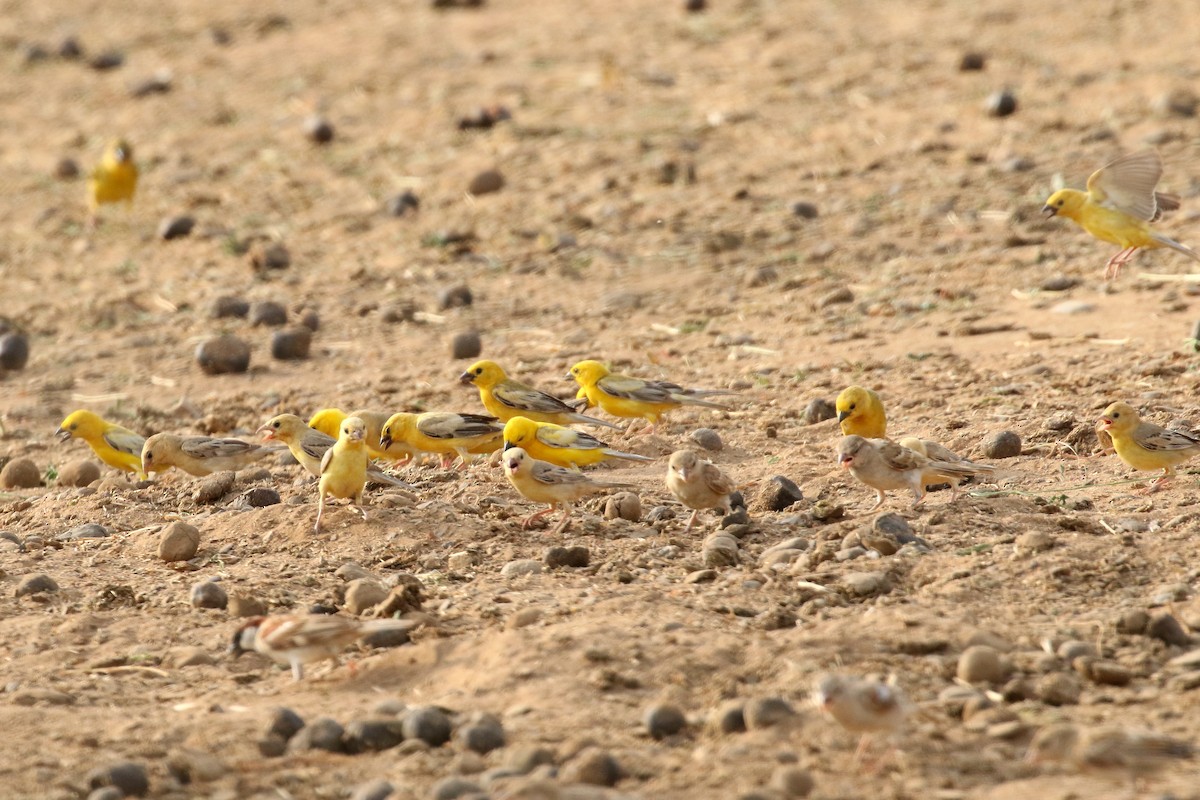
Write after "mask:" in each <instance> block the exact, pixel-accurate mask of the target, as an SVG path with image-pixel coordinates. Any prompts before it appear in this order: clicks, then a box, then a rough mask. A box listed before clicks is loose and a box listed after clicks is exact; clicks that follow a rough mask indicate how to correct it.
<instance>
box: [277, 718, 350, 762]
mask: <svg viewBox="0 0 1200 800" xmlns="http://www.w3.org/2000/svg"><path fill="white" fill-rule="evenodd" d="M344 734H345V730H344V729H343V728H342V726H341V725H340V724H338V721H337V720H335V719H333V718H332V717H318V718H317V719H314V720H313V721H312V722H310V723H308V724H307V725H305V726H304V727H303V728H301V729H300V730H299V731H297V732H296V735H295V736H292V737H291V739H289V740H288V743H287V751H288V752H289V753H303V752H304V751H306V750H325V751H328V752H330V753H341V752H344V750H345V746H344V745H343V743H342V736H343V735H344Z"/></svg>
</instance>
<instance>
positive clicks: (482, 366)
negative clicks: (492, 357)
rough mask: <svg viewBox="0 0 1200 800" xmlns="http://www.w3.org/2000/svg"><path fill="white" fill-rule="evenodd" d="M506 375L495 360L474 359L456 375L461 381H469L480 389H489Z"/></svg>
mask: <svg viewBox="0 0 1200 800" xmlns="http://www.w3.org/2000/svg"><path fill="white" fill-rule="evenodd" d="M505 377H507V376H506V375H505V374H504V370H502V369H501V368H500V365H499V364H497V363H496V362H495V361H476V362H475V363H474V364H472V365H471V366H470V367H468V368H467V371H466V372H464V373H463V374H462V375H459V376H458V380H459V381H460V382H462V383H471V384H474V385H475V386H478V387H479V388H480V389H491V388H492V387H493V386H495V385H496V384H497V383H499V382H500V381H502V380H504V379H505Z"/></svg>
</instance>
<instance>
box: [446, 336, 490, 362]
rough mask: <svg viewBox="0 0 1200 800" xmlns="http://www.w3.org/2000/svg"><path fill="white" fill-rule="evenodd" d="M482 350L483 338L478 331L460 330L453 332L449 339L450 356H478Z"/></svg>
mask: <svg viewBox="0 0 1200 800" xmlns="http://www.w3.org/2000/svg"><path fill="white" fill-rule="evenodd" d="M482 352H483V339H482V338H481V337H480V336H479V331H475V330H471V331H462V332H461V333H456V334H454V338H453V339H451V340H450V357H451V358H478V357H479V354H480V353H482Z"/></svg>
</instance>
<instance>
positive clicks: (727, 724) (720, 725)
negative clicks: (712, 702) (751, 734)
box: [709, 700, 746, 733]
mask: <svg viewBox="0 0 1200 800" xmlns="http://www.w3.org/2000/svg"><path fill="white" fill-rule="evenodd" d="M709 725H710V726H712V727H714V728H716V729H717V730H718V731H720V732H721V733H745V732H746V713H745V705H744V704H743V703H742V701H740V700H726V701H725V702H724V703H722V704H721V706H720V707H719V708H717V709H716V711H714V712H713V713H712V714H711V715H710V716H709Z"/></svg>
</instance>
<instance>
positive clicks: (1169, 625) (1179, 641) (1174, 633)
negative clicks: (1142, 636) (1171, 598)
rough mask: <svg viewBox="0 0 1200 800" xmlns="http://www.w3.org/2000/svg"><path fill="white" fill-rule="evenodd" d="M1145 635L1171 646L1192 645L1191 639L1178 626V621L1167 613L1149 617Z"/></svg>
mask: <svg viewBox="0 0 1200 800" xmlns="http://www.w3.org/2000/svg"><path fill="white" fill-rule="evenodd" d="M1146 635H1147V636H1149V637H1150V638H1151V639H1158V640H1159V641H1160V642H1164V643H1166V644H1169V645H1172V646H1178V647H1185V646H1187V645H1190V644H1192V637H1191V636H1189V635H1188V633H1187V631H1185V630H1184V629H1183V626H1182V625H1180V624H1179V620H1177V619H1175V617H1174V615H1172V614H1169V613H1167V612H1163V613H1159V614H1155V615H1154V616H1152V617H1150V622H1149V624H1148V625H1147V626H1146Z"/></svg>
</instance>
